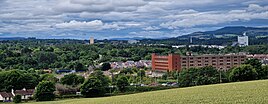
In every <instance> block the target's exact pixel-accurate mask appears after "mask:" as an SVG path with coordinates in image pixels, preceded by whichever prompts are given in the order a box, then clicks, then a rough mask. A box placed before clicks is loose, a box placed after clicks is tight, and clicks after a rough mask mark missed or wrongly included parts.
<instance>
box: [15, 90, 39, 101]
mask: <svg viewBox="0 0 268 104" xmlns="http://www.w3.org/2000/svg"><path fill="white" fill-rule="evenodd" d="M11 93H12V94H13V95H14V96H15V95H21V99H22V100H27V99H30V98H32V97H33V94H34V89H25V88H23V89H22V90H15V91H14V90H13V89H12V91H11Z"/></svg>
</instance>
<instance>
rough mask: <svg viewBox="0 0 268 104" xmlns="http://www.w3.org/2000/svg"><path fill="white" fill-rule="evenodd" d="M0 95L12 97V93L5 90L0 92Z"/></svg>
mask: <svg viewBox="0 0 268 104" xmlns="http://www.w3.org/2000/svg"><path fill="white" fill-rule="evenodd" d="M0 95H1V96H2V97H13V94H12V93H7V92H0Z"/></svg>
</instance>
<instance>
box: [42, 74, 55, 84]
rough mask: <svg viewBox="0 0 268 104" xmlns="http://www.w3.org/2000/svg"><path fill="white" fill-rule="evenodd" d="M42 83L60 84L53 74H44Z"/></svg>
mask: <svg viewBox="0 0 268 104" xmlns="http://www.w3.org/2000/svg"><path fill="white" fill-rule="evenodd" d="M39 80H40V81H51V82H54V83H56V82H58V78H56V77H55V76H54V75H53V74H43V75H41V77H40V79H39Z"/></svg>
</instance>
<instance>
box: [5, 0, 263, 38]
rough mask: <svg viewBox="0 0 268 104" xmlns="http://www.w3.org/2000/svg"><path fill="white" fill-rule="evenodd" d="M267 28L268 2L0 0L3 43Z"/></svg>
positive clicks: (241, 0) (146, 36) (160, 35)
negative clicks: (6, 39) (17, 39)
mask: <svg viewBox="0 0 268 104" xmlns="http://www.w3.org/2000/svg"><path fill="white" fill-rule="evenodd" d="M267 24H268V0H0V37H36V38H40V39H47V38H52V39H89V37H94V38H96V39H111V38H133V37H140V38H166V37H177V36H181V35H186V34H189V33H192V32H196V31H207V30H215V29H219V28H221V27H225V26H256V27H268V25H267Z"/></svg>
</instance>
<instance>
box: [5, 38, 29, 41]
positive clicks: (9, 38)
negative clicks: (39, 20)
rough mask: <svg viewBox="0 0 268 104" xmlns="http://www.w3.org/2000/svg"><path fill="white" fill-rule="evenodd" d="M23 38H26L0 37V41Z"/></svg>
mask: <svg viewBox="0 0 268 104" xmlns="http://www.w3.org/2000/svg"><path fill="white" fill-rule="evenodd" d="M23 39H27V38H24V37H0V41H3V40H23Z"/></svg>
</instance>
